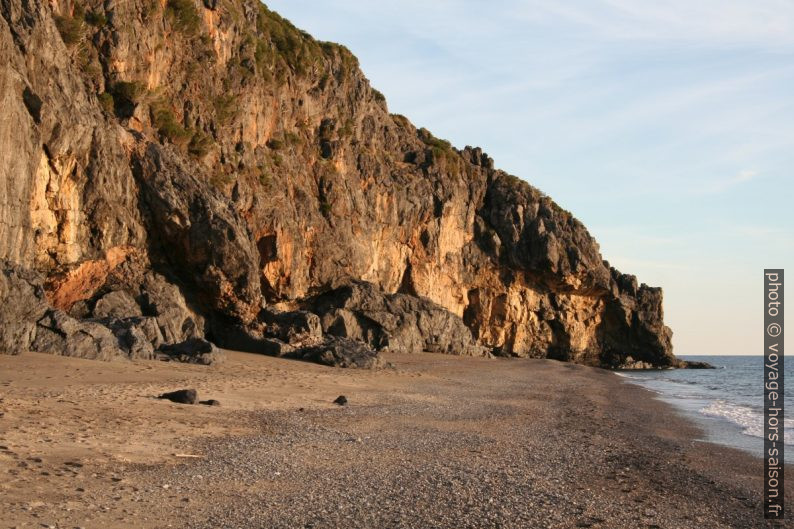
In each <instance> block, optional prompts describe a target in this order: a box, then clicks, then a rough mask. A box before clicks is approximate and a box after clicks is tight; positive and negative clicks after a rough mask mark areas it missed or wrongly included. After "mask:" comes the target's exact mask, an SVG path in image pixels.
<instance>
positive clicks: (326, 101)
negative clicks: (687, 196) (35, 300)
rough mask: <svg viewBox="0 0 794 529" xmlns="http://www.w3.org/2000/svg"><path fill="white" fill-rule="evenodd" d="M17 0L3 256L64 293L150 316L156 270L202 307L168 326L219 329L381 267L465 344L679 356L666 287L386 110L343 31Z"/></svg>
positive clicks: (1, 27) (228, 1)
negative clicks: (630, 271) (108, 300)
mask: <svg viewBox="0 0 794 529" xmlns="http://www.w3.org/2000/svg"><path fill="white" fill-rule="evenodd" d="M0 1H1V2H2V11H1V13H2V18H0V102H2V107H3V112H2V114H0V152H2V153H3V154H2V156H1V157H0V186H2V189H3V190H4V193H2V194H0V259H3V260H5V261H6V262H7V265H8V266H13V267H17V268H20V267H21V269H25V270H32V271H35V272H36V273H38V274H39V277H41V278H42V279H41V285H43V287H44V295H45V299H46V302H47V303H48V306H50V307H51V308H52V309H57V310H59V311H62V312H63V313H64V314H66V313H68V314H71V315H72V316H73V317H75V318H77V319H78V320H80V319H86V318H88V319H90V318H94V317H95V315H94V314H93V311H94V310H95V307H96V304H97V301H98V300H99V299H101V298H102V297H103V296H105V295H107V294H108V293H110V292H114V291H124V292H127V293H128V294H129V296H130V297H131V298H132V299H134V300H135V301H136V303H137V304H138V305H139V307H140V308H141V311H142V312H141V315H136V317H152V318H156V317H158V314H156V311H154V310H153V309H147V304H146V299H148V298H147V296H151V291H150V290H151V288H150V286H151V284H152V279H151V278H152V277H157V278H159V279H158V281H164V282H166V283H168V284H170V285H172V286H173V288H174V289H175V290H174V291H175V292H176V294H174V295H175V296H177V298H178V299H176V300H175V303H176V305H177V306H178V307H181V308H179V309H178V311H177V312H178V315H179V317H178V318H177V319H178V323H179V324H180V325H181V322H184V321H188V320H189V321H191V322H192V324H186V325H187V326H188V327H189V328H190V329H192V330H190V332H188V331H185V332H181V331H180V332H176V331H174V329H173V328H171V327H173V325H174V322H173V321H172V322H171V323H169V324H168V325H169V326H170V327H169V329H170V330H167V329H165V328H163V329H162V330H167V332H168V333H170V334H169V335H170V336H174V340H176V335H175V333H176V334H178V335H179V338H180V339H187V338H190V337H192V336H194V335H195V336H199V335H201V336H204V337H207V338H210V339H215V340H217V341H221V342H222V341H223V340H224V337H228V336H229V335H230V331H229V329H239V330H242V331H241V332H244V333H249V334H251V336H253V337H256V336H264V335H266V334H267V332H268V330H267V328H268V323H267V322H266V321H264V320H263V319H262V313H261V310H262V308H263V306H273V307H278V308H280V309H284V310H294V309H297V308H300V307H304V308H305V307H306V306H307V305H308V304H310V303H311V300H314V299H317V296H320V295H322V294H323V293H326V292H330V291H332V290H334V289H337V288H340V287H342V286H345V285H350V284H352V283H353V282H357V281H363V282H366V283H367V284H370V285H373V286H374V288H376V289H377V290H378V291H379V292H381V293H382V294H383V295H390V294H400V295H404V296H409V297H418V298H424V300H425V301H426V302H427V303H430V304H431V305H432V306H431V305H427V304H426V303H425V301H423V302H422V303H424V304H412V303H408V302H405V303H403V304H400V305H399V306H400V307H403V309H405V307H414V309H412V310H416V311H426V313H427V314H435V315H436V316H437V314H438V313H437V312H435V311H436V310H437V309H443V310H446V311H448V312H449V313H450V317H451V318H454V319H456V320H455V321H459V322H461V324H462V325H461V327H460V328H462V329H467V332H468V333H469V334H470V336H468V335H466V333H464V335H465V336H464V337H463V338H464V339H465V340H464V341H465V343H461V345H460V347H461V348H462V349H463V350H465V351H469V352H471V351H475V352H478V354H479V353H483V354H484V353H487V352H490V353H493V354H497V355H515V356H533V357H552V358H558V359H563V360H570V361H575V362H580V363H586V364H592V365H603V366H609V367H619V366H622V365H624V364H626V362H627V361H628V362H629V363H630V364H631V365H632V366H636V365H638V364H637V362H640V363H645V364H647V365H654V366H668V365H676V364H677V360H676V359H675V357H674V356H673V355H672V352H671V351H672V347H671V344H670V336H671V333H670V330H669V329H668V328H667V327H665V326H664V324H663V315H662V294H661V291H660V290H659V289H653V288H650V287H647V286H645V285H641V286H638V285H637V283H636V280H635V279H634V278H633V277H631V276H625V275H621V274H620V273H618V272H617V271H615V270H614V269H611V268H610V267H609V265H608V264H607V263H606V262H605V261H603V259H602V257H601V255H600V253H599V249H598V245H597V244H596V242H595V241H594V240H593V239H592V237H591V236H590V235H589V233H588V232H587V230H586V229H585V227H584V226H583V225H582V224H581V223H580V222H579V221H578V220H576V219H575V218H574V217H573V216H572V215H571V214H570V213H568V212H567V211H564V210H563V209H561V208H560V207H559V206H557V204H555V203H554V202H553V201H552V200H551V199H550V198H549V197H546V196H544V195H543V194H541V193H540V192H539V191H538V190H536V189H534V188H533V187H531V186H530V185H529V184H527V183H526V182H524V181H522V180H519V179H518V178H515V177H513V176H510V175H508V174H505V173H504V172H502V171H499V170H497V169H495V168H494V164H493V161H492V160H491V159H490V158H489V157H488V156H487V155H486V154H484V153H483V152H482V151H481V150H480V149H476V148H469V147H467V148H465V149H463V150H457V149H455V148H453V147H452V146H451V145H449V144H448V143H447V142H445V141H443V140H439V139H437V138H435V137H434V136H433V135H432V134H431V133H430V132H428V131H427V130H425V129H419V130H417V129H416V128H415V127H414V126H413V125H412V124H411V123H410V122H409V121H408V120H407V119H406V118H404V117H402V116H399V115H392V114H389V112H388V110H387V106H386V102H385V101H384V99H383V96H382V95H380V93H379V92H377V91H376V90H374V89H372V88H371V87H370V85H369V82H368V81H367V79H366V78H365V77H364V75H363V73H362V72H361V71H360V70H359V68H358V63H357V60H356V59H355V57H353V56H352V55H351V54H350V52H349V51H347V50H346V49H345V48H344V47H342V46H339V45H335V44H330V43H324V42H319V41H316V40H314V39H313V38H312V37H311V36H309V35H307V34H305V33H303V32H300V31H299V30H297V29H295V28H294V27H293V26H292V25H291V24H290V23H289V22H287V21H285V20H283V19H281V18H280V17H279V16H278V15H277V14H275V13H273V12H271V11H269V10H267V8H265V7H264V6H262V5H260V4H259V3H258V2H256V1H253V0H220V1H218V2H207V3H200V2H192V1H190V0H184V1H169V2H165V3H164V4H165V5H163V3H160V2H149V1H145V0H133V1H130V2H116V3H111V4H107V3H100V2H95V1H89V2H85V3H82V4H80V5H79V6H76V5H75V4H73V3H72V2H68V1H56V2H41V1H38V0H33V1H32V2H21V1H19V0H0ZM208 5H209V6H211V9H210V8H208V7H207V6H208ZM15 269H16V268H15ZM153 274H154V275H153ZM147 281H148V283H147ZM158 284H159V283H158ZM147 285H149V286H147ZM158 289H159V290H158V292H162V291H163V288H162V286H160V287H158ZM17 291H26V290H25V289H22V290H19V289H17ZM400 299H403V298H400ZM385 306H396V305H395V304H393V303H392V304H389V303H387V304H386V305H385ZM348 309H350V310H353V311H354V312H355V311H358V313H361V314H364V313H366V308H360V307H348V308H346V309H345V310H348ZM403 309H401V310H403ZM147 310H148V312H147ZM175 310H176V309H175ZM38 316H40V315H38ZM72 316H70V317H72ZM132 316H133V315H132V314H130V317H132ZM436 316H434V317H436ZM160 317H161V318H162V316H160ZM59 321H60V320H59ZM384 321H385V320H384ZM434 321H435V320H434ZM438 321H444V322H445V323H444V326H445V329H456V328H458V327H457V325H458V324H457V323H451V320H447V319H446V318H440V319H439V320H438ZM34 323H35V322H34ZM389 325H391V324H389ZM389 325H386V326H385V327H383V328H384V329H387V330H386V331H384V332H392V333H396V332H398V331H397V330H395V329H397V327H394V328H392V327H389ZM34 327H35V326H34ZM417 328H422V327H421V326H419V327H417ZM388 329H392V330H391V331H388ZM28 330H29V329H28V327H25V329H23V330H21V331H20V332H22V333H23V334H24V333H25V332H28ZM34 330H35V328H34ZM23 331H24V332H23ZM323 332H327V329H325V330H324V331H323ZM399 332H402V331H399ZM412 332H413V331H412ZM428 332H431V331H428ZM160 334H163V333H162V332H160ZM247 335H248V334H246V336H247ZM439 336H448V333H446V331H445V332H444V333H440V334H439ZM252 339H254V338H252ZM445 340H447V341H446V342H445V343H457V342H454V341H449V339H447V338H445ZM34 341H35V340H34ZM240 343H242V342H240ZM251 343H253V342H251ZM393 343H399V340H397V341H396V342H395V341H394V340H393ZM411 343H429V342H426V341H424V340H413V341H412V342H411ZM445 352H449V351H445ZM460 353H461V354H463V353H464V351H460ZM639 365H642V364H639Z"/></svg>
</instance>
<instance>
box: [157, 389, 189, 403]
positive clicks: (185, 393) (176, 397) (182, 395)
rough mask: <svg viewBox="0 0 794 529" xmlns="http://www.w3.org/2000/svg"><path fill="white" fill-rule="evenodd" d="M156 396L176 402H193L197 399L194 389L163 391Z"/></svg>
mask: <svg viewBox="0 0 794 529" xmlns="http://www.w3.org/2000/svg"><path fill="white" fill-rule="evenodd" d="M157 398H158V399H165V400H170V401H171V402H176V403H177V404H195V403H196V402H197V401H198V392H197V391H196V390H195V389H178V390H176V391H169V392H168V393H163V394H162V395H160V396H158V397H157Z"/></svg>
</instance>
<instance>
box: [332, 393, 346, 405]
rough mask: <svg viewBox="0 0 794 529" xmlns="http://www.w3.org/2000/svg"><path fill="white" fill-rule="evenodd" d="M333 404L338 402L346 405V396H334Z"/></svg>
mask: <svg viewBox="0 0 794 529" xmlns="http://www.w3.org/2000/svg"><path fill="white" fill-rule="evenodd" d="M334 404H338V405H340V406H345V405H347V397H345V396H344V395H339V396H338V397H336V400H334Z"/></svg>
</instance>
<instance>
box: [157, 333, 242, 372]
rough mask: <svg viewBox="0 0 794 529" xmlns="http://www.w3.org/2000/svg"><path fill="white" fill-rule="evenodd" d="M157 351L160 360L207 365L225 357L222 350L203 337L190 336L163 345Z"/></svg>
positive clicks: (220, 360) (218, 361)
mask: <svg viewBox="0 0 794 529" xmlns="http://www.w3.org/2000/svg"><path fill="white" fill-rule="evenodd" d="M157 352H158V357H159V358H160V359H162V360H174V361H177V362H184V363H187V364H202V365H207V366H208V365H212V364H217V363H220V362H222V361H223V360H224V359H225V358H226V355H225V353H224V352H223V351H221V350H220V349H218V348H217V347H215V345H214V344H213V343H212V342H209V341H207V340H205V339H204V338H190V339H188V340H185V341H184V342H180V343H177V344H168V345H163V346H161V347H160V349H158V351H157Z"/></svg>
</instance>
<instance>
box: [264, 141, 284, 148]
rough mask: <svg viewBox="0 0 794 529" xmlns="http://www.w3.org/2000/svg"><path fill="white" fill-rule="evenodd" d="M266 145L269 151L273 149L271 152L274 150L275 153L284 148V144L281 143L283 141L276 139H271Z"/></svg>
mask: <svg viewBox="0 0 794 529" xmlns="http://www.w3.org/2000/svg"><path fill="white" fill-rule="evenodd" d="M266 145H267V148H268V149H271V150H274V151H280V150H281V149H283V148H284V142H283V141H281V140H277V139H276V138H271V139H269V140H267V144H266Z"/></svg>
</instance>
